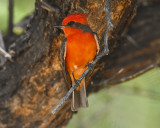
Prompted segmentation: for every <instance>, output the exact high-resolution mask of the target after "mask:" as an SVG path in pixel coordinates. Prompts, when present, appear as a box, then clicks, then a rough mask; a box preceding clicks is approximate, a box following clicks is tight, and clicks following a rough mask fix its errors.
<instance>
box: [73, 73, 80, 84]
mask: <svg viewBox="0 0 160 128" xmlns="http://www.w3.org/2000/svg"><path fill="white" fill-rule="evenodd" d="M72 76H73V79H74V82H75V84H77V85H78V87H80V85H79V82H78V81H77V80H76V78H75V77H74V72H72Z"/></svg>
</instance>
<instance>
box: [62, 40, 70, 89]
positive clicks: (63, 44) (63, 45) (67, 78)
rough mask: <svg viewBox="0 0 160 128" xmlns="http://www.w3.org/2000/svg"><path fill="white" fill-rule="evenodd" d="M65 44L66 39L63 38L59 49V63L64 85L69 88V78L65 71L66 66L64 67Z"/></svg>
mask: <svg viewBox="0 0 160 128" xmlns="http://www.w3.org/2000/svg"><path fill="white" fill-rule="evenodd" d="M66 44H67V38H65V39H64V40H63V41H62V43H61V47H60V61H61V67H62V70H63V75H64V78H65V81H66V83H67V84H68V86H69V87H71V79H70V76H69V74H68V72H67V70H66V65H65V57H66Z"/></svg>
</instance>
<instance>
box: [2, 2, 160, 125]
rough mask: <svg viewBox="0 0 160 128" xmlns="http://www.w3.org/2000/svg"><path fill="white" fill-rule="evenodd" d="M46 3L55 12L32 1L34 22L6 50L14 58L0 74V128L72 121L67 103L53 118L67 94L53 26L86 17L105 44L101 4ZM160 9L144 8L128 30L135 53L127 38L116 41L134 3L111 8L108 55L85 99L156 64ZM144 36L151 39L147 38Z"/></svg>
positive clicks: (57, 34) (59, 37) (60, 37)
mask: <svg viewBox="0 0 160 128" xmlns="http://www.w3.org/2000/svg"><path fill="white" fill-rule="evenodd" d="M48 3H50V4H51V5H53V6H54V7H56V8H55V12H53V13H52V12H48V11H47V10H44V9H43V8H42V7H41V3H40V1H39V0H36V4H35V12H34V16H33V18H32V19H31V20H30V24H29V25H28V26H29V27H28V28H27V31H26V33H24V34H23V35H21V36H20V37H18V38H17V39H16V40H15V41H14V42H12V43H14V44H15V46H14V47H12V48H11V49H10V50H12V51H14V52H15V56H14V62H9V61H8V62H7V63H6V64H5V65H4V66H3V67H2V68H1V69H0V127H1V128H8V127H10V128H21V127H24V128H33V127H36V128H50V127H52V128H53V127H55V128H60V127H62V126H64V125H66V124H67V123H68V121H69V120H70V118H71V117H72V114H73V112H71V110H70V102H71V101H70V99H69V100H68V101H67V102H66V103H65V104H64V105H63V106H62V107H61V109H60V110H59V111H58V112H57V113H56V114H55V115H52V114H51V110H52V109H53V108H54V107H55V106H56V105H57V104H58V103H59V101H60V99H61V98H62V97H63V96H64V95H65V93H66V92H67V91H68V87H67V86H66V83H65V81H64V77H63V74H62V68H61V66H60V60H59V48H60V44H61V41H62V40H63V38H64V35H63V33H62V32H61V31H59V30H58V29H55V28H53V25H59V24H60V23H61V21H62V19H63V18H64V17H66V16H67V15H68V14H72V13H75V12H78V13H85V14H86V15H87V18H88V21H89V25H90V27H91V28H92V30H93V31H95V32H97V33H98V35H99V36H100V39H101V41H102V42H103V36H104V32H105V27H106V18H105V12H104V10H103V6H104V0H87V1H85V0H77V1H76V0H64V1H63V0H59V1H51V0H48ZM62 3H63V4H62ZM152 6H153V7H152ZM150 8H152V9H153V10H152V11H154V12H155V14H154V13H152V12H151V11H150ZM158 8H160V6H159V5H156V4H153V5H151V7H142V9H144V10H145V11H142V9H141V8H140V9H139V10H138V15H137V17H136V19H135V20H134V22H133V24H132V25H131V27H130V28H129V30H128V34H129V36H131V37H133V39H135V40H136V42H137V47H135V46H134V45H133V44H132V43H130V42H129V40H128V35H127V36H126V34H125V36H124V37H123V40H120V35H121V34H122V32H124V30H126V28H127V26H128V25H129V24H130V22H131V20H132V19H133V17H134V16H135V14H136V3H135V1H134V0H115V1H112V2H111V16H112V23H113V25H114V28H113V30H112V31H111V32H110V34H109V49H110V53H109V55H108V56H105V57H103V58H102V59H101V61H100V62H99V63H98V64H97V65H96V67H95V70H94V72H93V73H92V74H94V75H93V77H91V76H88V77H87V84H89V87H88V92H89V93H90V92H93V91H96V90H97V89H101V88H103V87H104V86H108V85H109V84H116V83H118V82H120V81H122V80H124V79H127V78H130V76H134V75H135V74H136V73H137V74H138V73H141V72H143V71H146V69H149V68H147V67H150V68H152V67H153V64H155V63H156V62H158V60H160V53H159V51H160V43H159V30H160V29H159V26H160V25H159V24H160V23H159V22H158V20H159V17H158V16H156V15H160V13H159V12H158ZM151 19H152V20H151ZM153 20H154V21H155V23H152V21H153ZM158 25H159V26H158ZM142 27H143V29H145V30H146V31H145V33H144V30H143V29H142ZM153 30H154V31H153ZM150 31H153V32H152V33H150ZM144 34H145V35H144ZM147 34H148V35H150V36H147V37H146V35H147ZM102 44H103V43H102ZM8 45H10V44H8ZM102 47H103V45H102ZM146 56H147V57H146ZM115 74H116V75H115ZM137 74H136V75H137ZM91 78H92V79H91Z"/></svg>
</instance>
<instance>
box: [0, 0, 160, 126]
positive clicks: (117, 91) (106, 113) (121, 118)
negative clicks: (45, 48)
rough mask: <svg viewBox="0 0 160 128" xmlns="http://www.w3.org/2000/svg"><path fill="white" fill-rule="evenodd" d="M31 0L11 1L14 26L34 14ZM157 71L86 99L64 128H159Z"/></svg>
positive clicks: (3, 1) (3, 0)
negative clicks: (85, 107)
mask: <svg viewBox="0 0 160 128" xmlns="http://www.w3.org/2000/svg"><path fill="white" fill-rule="evenodd" d="M7 1H8V0H0V30H1V31H2V32H5V31H6V29H7V23H8V21H7V19H8V11H7V10H8V5H7V4H8V2H7ZM34 2H35V1H34V0H14V5H15V6H14V23H18V21H20V20H21V19H23V18H24V17H25V16H26V15H28V14H30V13H31V12H33V10H34ZM159 127H160V69H159V68H157V69H153V70H150V71H148V72H147V73H145V74H143V75H141V76H139V77H137V78H135V79H133V80H130V81H127V82H124V83H122V84H119V85H117V86H114V87H111V88H109V89H108V88H107V89H103V90H101V91H99V92H98V93H94V94H90V95H89V108H87V109H81V110H80V111H79V112H78V113H77V114H74V115H73V117H72V120H71V121H70V122H69V124H68V126H66V127H64V128H159Z"/></svg>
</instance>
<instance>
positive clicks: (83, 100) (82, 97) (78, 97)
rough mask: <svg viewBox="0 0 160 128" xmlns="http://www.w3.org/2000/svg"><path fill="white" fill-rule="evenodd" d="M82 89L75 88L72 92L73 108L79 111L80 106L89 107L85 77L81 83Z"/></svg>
mask: <svg viewBox="0 0 160 128" xmlns="http://www.w3.org/2000/svg"><path fill="white" fill-rule="evenodd" d="M80 87H81V88H80V90H74V91H73V93H72V105H71V110H72V111H77V110H78V109H79V108H87V107H88V100H87V96H86V87H85V78H84V79H83V80H82V81H81V83H80Z"/></svg>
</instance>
